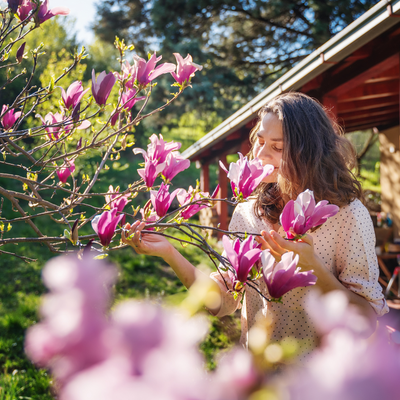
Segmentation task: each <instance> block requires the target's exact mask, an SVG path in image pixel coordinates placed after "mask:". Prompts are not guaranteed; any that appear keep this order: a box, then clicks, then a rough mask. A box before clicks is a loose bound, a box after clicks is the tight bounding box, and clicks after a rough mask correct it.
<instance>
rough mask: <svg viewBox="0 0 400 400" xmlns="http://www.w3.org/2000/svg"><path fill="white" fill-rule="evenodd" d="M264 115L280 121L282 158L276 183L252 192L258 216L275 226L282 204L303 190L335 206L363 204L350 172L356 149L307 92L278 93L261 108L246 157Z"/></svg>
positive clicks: (356, 184) (360, 193) (358, 186)
mask: <svg viewBox="0 0 400 400" xmlns="http://www.w3.org/2000/svg"><path fill="white" fill-rule="evenodd" d="M267 113H274V114H276V115H277V117H278V118H279V120H280V121H281V122H282V130H283V154H282V163H281V167H280V169H279V172H278V179H277V182H276V183H262V184H261V185H259V186H258V188H257V189H256V192H255V194H256V195H257V200H256V202H255V206H254V211H255V213H256V215H257V216H258V217H260V218H265V219H267V220H268V221H269V222H270V223H272V224H275V223H277V222H278V220H279V215H280V214H281V212H282V210H283V207H284V205H285V203H286V202H287V201H288V200H290V199H295V198H296V197H297V196H298V194H299V193H301V192H302V191H304V190H306V189H310V190H312V191H313V192H314V196H315V200H316V201H317V202H318V201H320V200H328V201H329V202H330V203H331V204H336V205H337V206H339V207H342V206H344V205H347V204H349V203H350V202H351V201H353V200H355V199H361V200H362V201H363V194H362V189H361V185H360V183H359V182H358V181H357V179H356V178H355V176H354V175H353V173H352V171H351V170H352V169H353V168H354V166H355V163H356V153H355V150H354V147H353V146H352V144H351V143H350V141H349V140H348V139H346V138H345V137H344V134H343V131H342V129H341V128H340V126H339V125H338V124H336V123H335V122H333V121H332V120H331V119H330V118H329V117H328V116H327V114H326V113H325V111H324V108H323V106H322V105H321V104H320V103H319V102H318V101H316V100H314V99H312V98H311V97H309V96H307V95H305V94H302V93H296V92H290V93H285V94H282V95H280V96H277V97H275V98H274V99H273V100H271V101H270V102H269V103H268V104H267V105H265V106H264V107H263V108H262V109H261V110H260V112H259V121H258V122H257V124H256V126H255V127H254V128H253V129H252V131H251V133H250V142H251V144H252V149H251V151H250V153H249V156H250V157H252V154H253V147H254V145H255V142H256V140H257V131H258V130H259V127H260V124H261V121H262V119H263V117H264V116H265V115H266V114H267Z"/></svg>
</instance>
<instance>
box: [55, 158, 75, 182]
mask: <svg viewBox="0 0 400 400" xmlns="http://www.w3.org/2000/svg"><path fill="white" fill-rule="evenodd" d="M74 171H75V164H74V160H65V162H64V164H63V165H62V166H61V167H60V168H58V169H57V170H56V173H57V176H58V179H59V180H60V182H62V183H66V182H67V179H68V177H69V176H70V175H71V174H72V173H73V172H74Z"/></svg>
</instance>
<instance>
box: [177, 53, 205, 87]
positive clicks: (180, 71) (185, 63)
mask: <svg viewBox="0 0 400 400" xmlns="http://www.w3.org/2000/svg"><path fill="white" fill-rule="evenodd" d="M174 56H175V58H176V62H177V63H178V67H177V69H176V73H175V72H171V75H172V76H173V77H174V79H175V80H176V81H177V82H178V83H179V84H180V85H183V84H184V83H185V82H186V83H189V82H190V78H191V77H192V76H194V73H195V72H196V71H201V70H202V69H203V67H202V66H201V65H198V64H195V63H194V62H193V59H192V56H191V55H190V54H188V55H187V56H186V58H183V57H182V56H181V55H180V54H179V53H174Z"/></svg>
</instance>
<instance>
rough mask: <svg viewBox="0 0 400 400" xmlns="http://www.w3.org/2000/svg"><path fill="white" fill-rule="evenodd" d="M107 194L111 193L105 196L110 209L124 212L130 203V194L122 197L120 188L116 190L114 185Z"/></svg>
mask: <svg viewBox="0 0 400 400" xmlns="http://www.w3.org/2000/svg"><path fill="white" fill-rule="evenodd" d="M107 193H110V194H108V195H106V196H105V198H106V203H107V204H108V205H109V207H110V208H116V209H117V210H118V211H119V212H122V211H124V208H125V206H126V205H127V204H128V203H129V202H130V200H129V193H128V194H124V195H121V194H119V187H117V188H116V189H114V188H113V186H112V185H110V186H109V187H108V192H107ZM114 199H115V200H114Z"/></svg>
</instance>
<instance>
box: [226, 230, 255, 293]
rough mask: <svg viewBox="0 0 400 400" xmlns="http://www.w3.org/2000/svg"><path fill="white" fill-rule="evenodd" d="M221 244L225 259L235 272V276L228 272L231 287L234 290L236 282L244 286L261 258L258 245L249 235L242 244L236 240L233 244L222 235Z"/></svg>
mask: <svg viewBox="0 0 400 400" xmlns="http://www.w3.org/2000/svg"><path fill="white" fill-rule="evenodd" d="M222 244H223V246H224V250H225V253H226V257H227V258H228V260H229V262H230V263H231V265H232V267H233V269H234V270H235V274H234V273H233V272H232V271H231V270H229V271H228V275H229V277H230V279H231V281H232V284H233V287H234V288H235V287H236V285H237V283H238V282H241V283H243V284H245V283H246V281H247V278H248V275H249V273H250V271H251V268H252V267H253V265H254V264H255V263H256V262H257V261H258V260H259V259H260V257H261V253H262V251H261V249H259V248H257V246H258V243H257V242H255V241H254V237H253V236H251V235H250V236H249V237H248V238H247V239H246V240H244V241H243V242H240V240H239V239H236V240H235V241H234V242H233V243H232V241H231V240H230V239H229V237H228V236H226V235H224V236H223V237H222Z"/></svg>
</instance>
